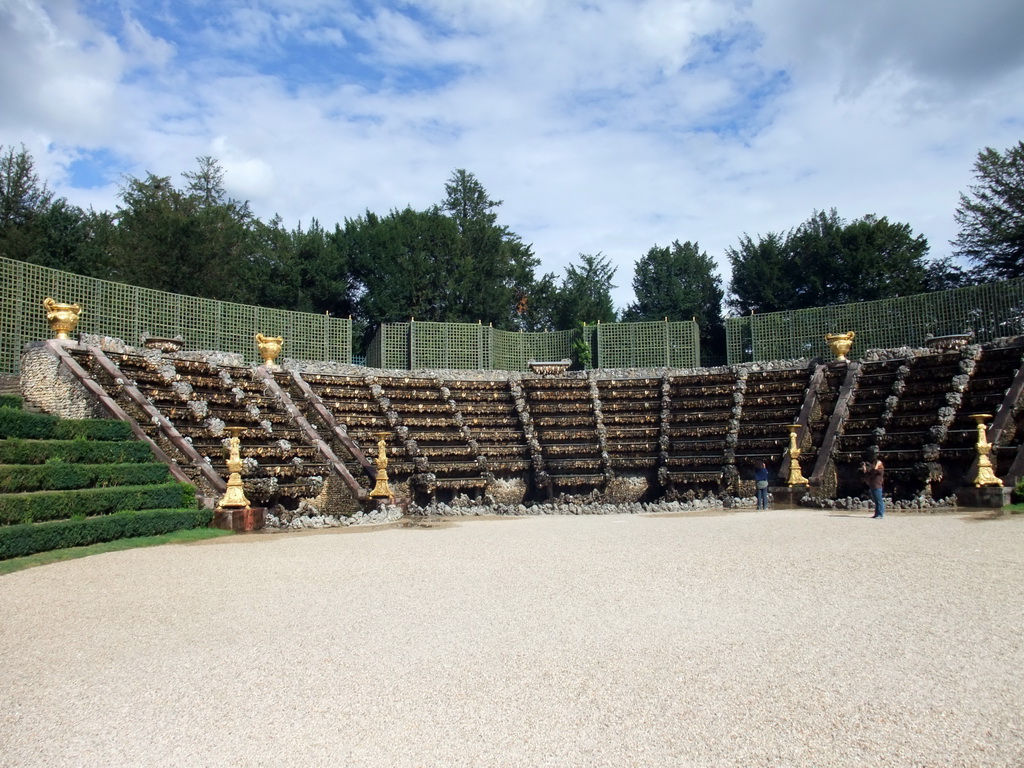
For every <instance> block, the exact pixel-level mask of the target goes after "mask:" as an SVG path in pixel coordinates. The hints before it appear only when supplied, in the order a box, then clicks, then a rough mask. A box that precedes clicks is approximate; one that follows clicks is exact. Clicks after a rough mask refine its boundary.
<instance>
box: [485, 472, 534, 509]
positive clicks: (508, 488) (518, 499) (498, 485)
mask: <svg viewBox="0 0 1024 768" xmlns="http://www.w3.org/2000/svg"><path fill="white" fill-rule="evenodd" d="M487 494H488V495H489V496H490V497H491V498H492V499H494V501H495V503H497V504H521V503H522V501H523V499H524V498H525V497H526V481H525V480H522V479H520V478H518V477H516V478H510V479H505V478H501V477H499V478H497V479H495V480H494V482H492V483H491V484H490V485H488V486H487Z"/></svg>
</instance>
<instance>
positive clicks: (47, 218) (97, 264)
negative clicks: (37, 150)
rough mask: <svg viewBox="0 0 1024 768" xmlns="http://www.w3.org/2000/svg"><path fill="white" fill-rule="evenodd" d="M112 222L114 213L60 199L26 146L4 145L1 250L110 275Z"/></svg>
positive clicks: (13, 255) (74, 269)
mask: <svg viewBox="0 0 1024 768" xmlns="http://www.w3.org/2000/svg"><path fill="white" fill-rule="evenodd" d="M109 223H110V218H109V216H105V215H104V214H94V213H86V212H85V211H83V210H82V209H81V208H79V207H77V206H74V205H71V204H69V203H68V201H67V200H66V199H65V198H63V197H56V198H55V197H54V196H53V194H52V193H51V192H50V190H49V189H48V187H47V185H46V183H45V182H43V181H40V179H39V176H38V174H37V173H36V171H35V162H34V160H33V159H32V156H31V155H30V154H29V153H28V151H27V150H26V149H25V147H24V146H22V147H21V149H20V150H17V151H16V150H15V149H14V147H8V148H6V149H5V148H3V147H0V255H3V256H6V257H7V258H9V259H16V260H17V261H27V262H29V263H31V264H39V265H41V266H44V267H51V268H53V269H61V270H66V271H69V272H77V273H79V274H83V275H91V276H94V277H105V276H106V264H105V261H106V259H105V246H106V238H105V234H106V232H107V231H108V230H109Z"/></svg>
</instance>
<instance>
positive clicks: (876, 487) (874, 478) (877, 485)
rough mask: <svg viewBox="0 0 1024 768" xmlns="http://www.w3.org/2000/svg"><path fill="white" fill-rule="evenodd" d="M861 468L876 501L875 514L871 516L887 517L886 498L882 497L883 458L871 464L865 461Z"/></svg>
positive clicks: (883, 479) (873, 499) (883, 478)
mask: <svg viewBox="0 0 1024 768" xmlns="http://www.w3.org/2000/svg"><path fill="white" fill-rule="evenodd" d="M860 469H861V472H863V473H864V480H865V481H866V482H867V484H868V492H869V493H870V494H871V500H872V501H873V502H874V503H875V514H873V515H872V516H871V517H873V518H878V519H881V518H883V517H885V499H884V498H882V484H883V483H884V482H885V465H884V464H882V460H881V459H879V458H876V459H875V460H874V461H873V462H871V463H870V464H869V463H868V462H866V461H865V462H864V463H863V464H861V465H860Z"/></svg>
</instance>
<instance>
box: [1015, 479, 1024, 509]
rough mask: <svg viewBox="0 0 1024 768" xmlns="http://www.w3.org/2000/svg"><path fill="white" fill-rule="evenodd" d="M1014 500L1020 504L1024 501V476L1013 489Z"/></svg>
mask: <svg viewBox="0 0 1024 768" xmlns="http://www.w3.org/2000/svg"><path fill="white" fill-rule="evenodd" d="M1013 500H1014V501H1015V502H1017V503H1018V504H1021V503H1024V477H1022V478H1021V479H1020V480H1018V481H1017V485H1016V486H1014V489H1013Z"/></svg>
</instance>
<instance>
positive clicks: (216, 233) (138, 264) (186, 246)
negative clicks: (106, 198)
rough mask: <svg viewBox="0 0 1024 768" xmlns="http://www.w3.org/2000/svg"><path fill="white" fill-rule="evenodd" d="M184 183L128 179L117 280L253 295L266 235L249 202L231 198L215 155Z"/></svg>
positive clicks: (234, 296)
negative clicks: (259, 231) (255, 266)
mask: <svg viewBox="0 0 1024 768" xmlns="http://www.w3.org/2000/svg"><path fill="white" fill-rule="evenodd" d="M198 163H199V170H198V171H196V172H194V173H186V174H185V178H186V180H187V181H188V184H187V185H186V187H185V188H184V189H178V188H176V187H175V186H174V185H173V184H172V183H171V179H170V177H168V176H156V175H155V174H152V173H150V174H147V176H146V178H144V179H138V178H133V177H128V178H127V179H126V180H125V182H124V184H122V186H121V192H120V200H121V202H120V205H119V206H118V208H117V211H116V213H115V214H114V223H115V226H114V230H113V233H112V237H111V269H112V277H113V279H115V280H121V281H123V282H127V283H131V284H133V285H141V286H144V287H147V288H154V289H157V290H162V291H171V292H174V293H184V294H188V295H192V296H204V297H206V298H211V299H225V300H230V301H249V300H251V292H252V291H251V290H250V289H251V281H252V275H251V274H250V268H251V266H252V262H253V259H254V254H255V250H256V246H257V243H258V238H257V237H256V236H255V233H254V220H253V217H252V214H251V212H250V211H249V205H248V203H242V202H239V201H237V200H232V199H227V198H226V197H225V196H224V191H223V186H222V179H223V172H222V171H221V170H220V167H219V166H218V165H217V164H216V161H213V160H211V159H210V158H198Z"/></svg>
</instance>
